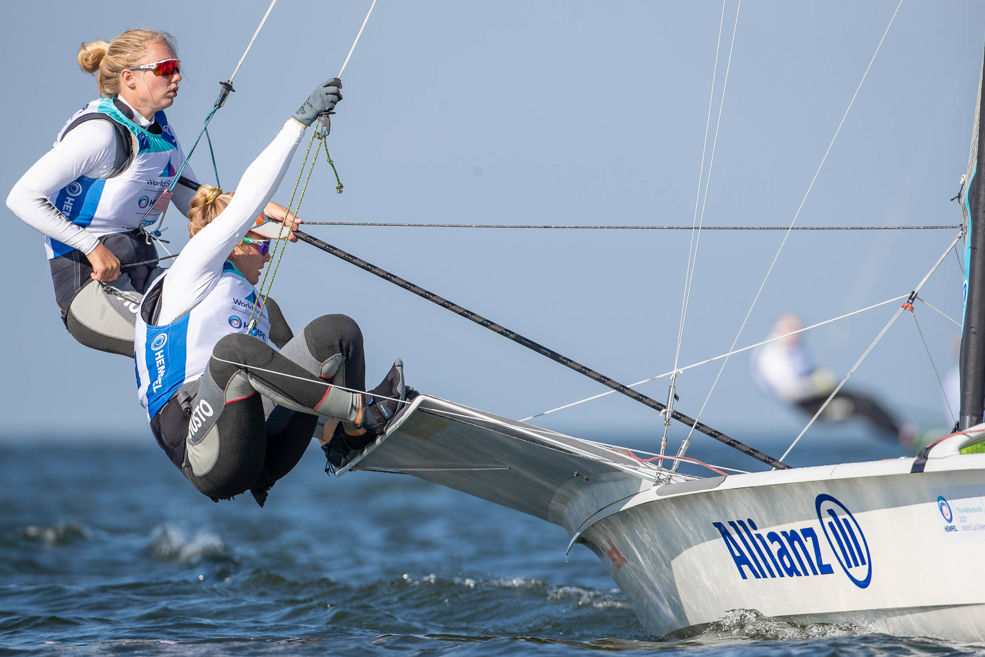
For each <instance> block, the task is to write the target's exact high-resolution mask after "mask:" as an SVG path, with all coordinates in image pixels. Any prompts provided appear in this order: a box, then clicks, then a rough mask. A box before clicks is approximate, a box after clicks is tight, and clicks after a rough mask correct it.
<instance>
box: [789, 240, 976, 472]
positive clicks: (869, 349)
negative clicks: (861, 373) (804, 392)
mask: <svg viewBox="0 0 985 657" xmlns="http://www.w3.org/2000/svg"><path fill="white" fill-rule="evenodd" d="M961 237H962V235H958V236H957V237H955V238H954V241H952V242H951V243H950V244H949V245H948V246H947V249H945V250H944V253H942V254H941V257H940V258H938V259H937V262H936V263H934V265H933V267H931V268H930V271H928V272H927V273H926V274H925V275H924V277H923V279H922V280H921V281H920V282H919V283H918V284H917V285H916V287H914V288H913V292H911V293H910V295H909V299H908V301H907V303H904V304H903V305H902V306H900V307H899V308H897V309H896V312H895V313H893V316H892V317H891V318H890V319H889V321H888V322H886V325H885V326H883V327H882V330H881V331H879V334H878V335H876V337H875V339H874V340H873V341H872V342H871V343H870V344H869V346H868V347H867V348H866V349H865V351H863V352H862V355H861V356H859V358H858V360H857V361H855V364H854V365H852V367H851V369H849V370H848V372H847V373H846V374H845V376H844V378H842V380H841V382H840V383H839V384H838V385H837V386H835V389H834V390H832V391H831V394H830V395H828V398H827V399H825V400H824V403H823V404H821V408H819V409H818V410H817V412H816V413H815V414H814V417H812V418H811V419H810V421H808V422H807V426H805V427H804V428H803V429H802V430H801V432H800V434H798V435H797V437H796V438H794V441H793V442H792V443H790V447H788V448H787V451H785V452H784V453H783V456H781V457H780V460H781V461H782V460H783V459H785V458H786V457H787V455H788V454H790V452H791V450H793V448H794V447H796V445H797V443H798V442H800V439H801V438H803V436H804V434H805V433H807V430H808V429H810V428H811V426H812V425H813V424H814V422H815V421H816V420H817V418H819V417H820V416H821V414H822V413H823V412H824V409H826V408H827V407H828V404H830V403H831V400H832V399H834V398H835V395H837V394H838V392H839V391H840V390H841V389H842V388H843V387H844V386H845V383H847V382H848V379H849V378H851V376H852V375H853V374H855V370H857V369H858V368H859V366H860V365H861V364H862V362H863V361H864V360H865V359H866V358H868V356H869V354H870V353H871V352H872V350H873V349H874V348H875V346H876V345H877V344H878V343H879V341H880V340H882V338H883V336H884V335H885V334H886V332H887V331H888V330H889V327H891V326H892V325H893V324H894V323H895V322H896V320H897V319H898V318H899V316H900V315H901V314H902V313H903V311H904V310H907V309H909V308H912V303H913V300H915V299H916V298H917V295H918V294H919V293H920V290H922V289H923V286H924V285H926V283H927V281H928V280H930V277H931V276H932V275H933V274H934V272H936V271H937V269H938V268H939V267H940V266H941V263H942V262H944V259H945V258H947V256H948V254H949V253H950V252H951V249H953V248H954V246H955V245H956V244H957V243H958V240H960V239H961Z"/></svg>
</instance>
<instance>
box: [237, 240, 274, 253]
mask: <svg viewBox="0 0 985 657" xmlns="http://www.w3.org/2000/svg"><path fill="white" fill-rule="evenodd" d="M243 241H244V242H246V243H247V244H252V245H253V246H255V247H256V250H257V253H259V254H260V255H267V254H268V253H270V240H255V239H253V238H251V237H244V238H243Z"/></svg>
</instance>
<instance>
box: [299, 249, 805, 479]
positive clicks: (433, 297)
mask: <svg viewBox="0 0 985 657" xmlns="http://www.w3.org/2000/svg"><path fill="white" fill-rule="evenodd" d="M294 234H295V235H297V236H298V239H300V240H303V241H305V242H307V243H308V244H311V245H312V246H315V247H317V248H319V249H321V250H322V251H325V252H326V253H330V254H332V255H334V256H336V257H337V258H341V259H342V260H345V261H346V262H348V263H350V264H353V265H356V266H357V267H360V268H361V269H365V270H366V271H368V272H370V273H371V274H375V275H376V276H379V277H380V278H382V279H384V280H386V281H388V282H390V283H393V284H394V285H398V286H400V287H402V288H404V289H405V290H409V291H411V292H413V293H414V294H416V295H418V296H420V297H423V298H425V299H427V300H428V301H430V302H432V303H436V304H438V305H439V306H441V307H442V308H445V309H446V310H450V311H452V312H453V313H455V314H456V315H459V316H461V317H464V318H466V319H469V320H471V321H473V322H475V323H476V324H478V325H479V326H482V327H484V328H487V329H489V330H490V331H493V332H494V333H498V334H499V335H502V336H503V337H506V338H509V339H510V340H512V341H513V342H516V343H517V344H521V345H523V346H524V347H527V348H528V349H531V350H533V351H536V352H537V353H539V354H540V355H542V356H546V357H548V358H550V359H551V360H553V361H555V362H557V363H560V364H562V365H564V366H566V367H569V368H571V369H573V370H574V371H576V372H578V373H579V374H583V375H585V376H587V377H588V378H590V379H593V380H594V381H597V382H599V383H601V384H603V385H606V386H608V387H610V388H612V389H613V390H616V391H617V392H621V393H622V394H624V395H626V396H627V397H630V398H632V399H635V400H636V401H638V402H640V403H642V404H646V405H647V406H649V407H650V408H654V409H656V410H658V411H661V412H664V411H666V410H668V409H667V407H666V406H665V405H663V404H661V403H660V402H658V401H657V400H655V399H652V398H650V397H647V396H646V395H644V394H642V393H640V392H637V391H636V390H633V389H632V388H630V387H629V386H626V385H624V384H622V383H619V382H618V381H614V380H613V379H610V378H609V377H607V376H605V375H603V374H600V373H598V372H596V371H595V370H593V369H591V368H589V367H586V366H585V365H582V364H581V363H579V362H577V361H574V360H571V359H570V358H568V357H566V356H563V355H561V354H559V353H558V352H556V351H554V350H553V349H550V348H549V347H545V346H543V345H541V344H538V343H536V342H534V341H533V340H530V339H528V338H525V337H523V336H522V335H520V334H519V333H516V332H514V331H511V330H509V329H508V328H505V327H503V326H500V325H499V324H497V323H495V322H493V321H490V320H488V319H486V318H485V317H483V316H482V315H479V314H477V313H474V312H472V311H470V310H466V309H465V308H463V307H461V306H459V305H458V304H456V303H452V302H451V301H449V300H447V299H445V298H443V297H440V296H438V295H437V294H434V293H433V292H430V291H428V290H425V289H424V288H422V287H420V286H419V285H414V284H413V283H411V282H409V281H407V280H404V279H403V278H400V277H399V276H397V275H395V274H391V273H390V272H388V271H387V270H385V269H381V268H380V267H377V266H376V265H373V264H370V263H368V262H366V261H365V260H362V259H361V258H358V257H356V256H354V255H352V254H351V253H348V252H346V251H343V250H342V249H340V248H338V247H335V246H332V245H331V244H328V243H327V242H323V241H322V240H320V239H318V238H316V237H312V236H311V235H308V234H307V233H305V232H303V231H300V230H295V231H294ZM670 414H671V417H673V418H674V419H675V420H678V421H680V422H683V423H684V424H686V425H688V426H689V427H694V428H695V429H696V430H698V431H700V432H701V433H703V434H705V435H707V436H710V437H712V438H714V439H715V440H718V441H720V442H722V443H725V444H726V445H728V446H729V447H732V448H733V449H736V450H738V451H740V452H742V453H743V454H746V455H748V456H751V457H753V458H755V459H757V460H759V461H762V462H763V463H765V464H767V465H769V466H771V467H774V468H777V469H786V468H789V467H790V466H788V465H786V464H785V463H783V462H781V461H778V460H777V459H775V458H773V457H772V456H769V455H767V454H764V453H763V452H760V451H759V450H758V449H755V448H754V447H750V446H749V445H746V444H744V443H741V442H739V441H738V440H736V439H735V438H732V437H731V436H727V435H725V434H723V433H722V432H721V431H718V430H717V429H713V428H712V427H709V426H708V425H706V424H704V423H702V422H698V421H697V420H695V419H692V418H690V417H688V416H687V415H684V414H683V413H680V412H678V411H676V410H671V411H670Z"/></svg>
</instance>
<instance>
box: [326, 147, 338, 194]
mask: <svg viewBox="0 0 985 657" xmlns="http://www.w3.org/2000/svg"><path fill="white" fill-rule="evenodd" d="M322 141H324V139H322ZM325 158H326V159H328V165H329V166H330V167H332V173H334V174H335V192H336V193H337V194H341V193H342V179H341V178H339V170H338V169H336V168H335V162H333V161H332V156H331V155H329V153H328V144H325Z"/></svg>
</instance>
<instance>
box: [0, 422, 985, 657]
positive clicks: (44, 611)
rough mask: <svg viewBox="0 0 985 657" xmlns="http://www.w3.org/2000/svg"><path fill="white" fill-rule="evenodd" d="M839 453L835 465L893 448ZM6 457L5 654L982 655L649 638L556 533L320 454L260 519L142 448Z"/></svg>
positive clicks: (12, 451)
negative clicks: (335, 468) (332, 467)
mask: <svg viewBox="0 0 985 657" xmlns="http://www.w3.org/2000/svg"><path fill="white" fill-rule="evenodd" d="M839 445H840V447H838V448H837V449H835V450H834V451H832V450H831V449H830V445H829V446H828V449H827V451H826V456H827V457H828V460H829V462H834V461H837V460H847V459H856V460H857V459H858V458H859V457H863V458H864V457H872V458H876V457H879V456H883V455H892V452H894V451H896V448H895V446H887V445H883V444H880V443H878V442H876V441H874V439H871V438H864V437H862V438H859V439H858V440H853V441H848V442H846V441H844V440H842V441H841V442H840V443H839ZM0 449H2V452H0V509H2V511H0V655H20V654H38V655H181V656H185V655H192V656H206V655H256V656H264V657H265V656H271V655H292V656H293V655H302V656H303V655H388V654H408V655H425V654H426V655H463V656H464V655H517V654H523V655H526V654H530V655H584V654H592V653H598V654H602V653H610V652H626V653H633V654H647V653H660V654H661V655H694V656H698V655H701V656H718V655H729V656H749V657H752V656H760V655H784V656H787V655H805V656H808V655H810V656H813V655H818V656H821V655H824V656H826V657H827V656H830V655H972V654H985V646H977V647H976V646H963V645H955V644H950V643H948V642H944V641H939V640H935V639H928V638H920V637H913V638H898V637H888V636H884V635H878V634H858V633H857V632H858V630H853V629H851V628H842V627H837V626H830V625H816V626H798V625H793V624H790V623H786V622H782V621H778V620H774V619H768V618H763V617H761V616H759V615H757V614H755V613H752V612H735V613H733V614H731V615H730V616H728V617H727V618H724V619H722V621H721V622H719V623H717V624H715V625H714V626H712V627H710V628H708V629H707V630H706V631H704V632H702V633H701V634H698V635H697V636H692V637H688V638H686V639H681V638H677V639H673V638H671V639H657V638H654V637H650V636H648V635H647V634H646V633H645V632H644V631H643V630H642V628H641V627H640V625H639V623H638V621H637V619H636V616H635V615H634V613H633V610H632V609H631V608H630V606H629V604H628V603H627V601H626V599H625V597H624V596H623V594H622V593H621V592H620V591H619V590H618V589H617V588H616V586H615V584H614V582H613V581H612V579H611V578H610V577H609V575H608V574H607V573H606V571H605V569H604V568H603V567H602V565H601V563H600V562H599V561H598V560H597V559H596V557H595V556H594V555H593V554H592V553H591V552H590V551H589V550H587V549H586V548H584V547H582V546H575V547H574V548H573V549H572V551H571V553H570V554H567V555H566V554H565V553H564V550H565V548H566V545H567V542H568V537H567V535H566V534H565V532H564V531H563V530H562V529H561V528H559V527H557V526H555V525H551V524H548V523H546V522H543V521H541V520H538V519H536V518H532V517H529V516H526V515H523V514H520V513H517V512H513V511H510V510H507V509H504V508H501V507H498V506H495V505H493V504H490V503H487V502H483V501H481V500H477V499H474V498H471V497H469V496H467V495H464V494H462V493H458V492H456V491H452V490H448V489H444V488H441V487H438V486H434V485H431V484H428V483H425V482H423V481H420V480H418V479H415V478H413V477H409V476H402V475H390V474H381V473H367V472H357V473H352V474H347V475H344V476H342V477H339V478H335V477H330V476H328V475H326V474H325V472H324V468H323V466H324V459H323V457H322V455H321V451H320V450H318V449H317V448H316V447H313V448H312V449H310V450H309V451H308V453H307V454H306V455H305V457H304V459H303V460H302V461H301V463H300V464H299V465H298V467H297V468H296V469H295V470H294V471H293V472H292V473H291V474H290V475H289V476H288V477H286V478H285V479H283V480H281V481H280V482H279V483H278V484H277V485H276V486H275V487H274V488H273V490H272V491H271V494H270V498H269V500H268V501H267V504H266V506H265V508H263V509H260V508H259V507H257V505H256V504H255V503H254V502H253V500H252V498H250V497H249V496H248V495H244V496H240V497H238V498H236V499H235V500H233V501H231V502H222V503H219V504H215V503H213V502H211V501H210V500H209V499H208V498H206V497H204V496H202V495H201V494H199V493H197V492H196V491H195V490H194V489H193V488H192V486H191V485H190V484H189V483H188V482H187V481H185V480H184V478H183V477H182V476H181V475H180V473H178V471H177V470H175V469H174V467H173V466H171V464H170V463H169V462H168V460H167V459H166V457H165V456H164V454H163V453H162V452H161V451H160V450H159V449H158V448H157V447H156V446H155V445H153V444H152V441H151V440H150V439H149V437H147V436H140V437H139V438H138V437H134V438H133V439H132V440H115V441H111V442H105V441H92V442H87V441H83V440H79V441H76V442H73V443H72V444H71V445H68V444H59V443H53V442H50V441H45V440H43V439H38V440H33V439H29V440H18V441H17V442H15V443H10V442H4V443H0ZM805 454H806V456H804V458H806V459H808V460H809V459H812V458H814V459H816V458H819V456H818V455H817V454H811V453H810V452H809V451H808V452H806V453H805ZM753 465H755V464H753Z"/></svg>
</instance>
